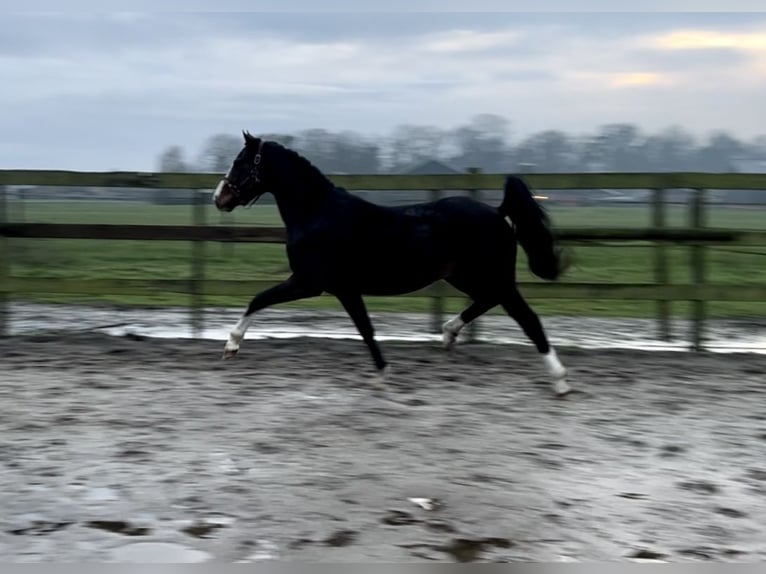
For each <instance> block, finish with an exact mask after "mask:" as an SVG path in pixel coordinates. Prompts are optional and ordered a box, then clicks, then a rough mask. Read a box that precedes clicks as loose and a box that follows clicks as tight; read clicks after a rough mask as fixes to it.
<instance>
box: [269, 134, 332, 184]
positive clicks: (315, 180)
mask: <svg viewBox="0 0 766 574" xmlns="http://www.w3.org/2000/svg"><path fill="white" fill-rule="evenodd" d="M269 143H270V144H271V145H272V146H273V147H276V148H277V149H279V150H280V152H281V154H282V159H283V160H287V161H288V162H289V163H290V167H291V168H292V169H297V170H298V171H299V177H300V179H303V180H304V181H306V182H307V183H310V184H312V185H314V186H321V187H324V188H328V189H330V188H334V187H335V186H334V184H333V183H332V182H331V181H330V180H329V179H328V178H327V176H326V175H325V174H323V173H322V171H321V170H320V169H319V168H318V167H316V166H315V165H314V164H313V163H311V162H310V161H309V160H308V159H307V158H306V157H304V156H302V155H301V154H299V153H298V152H297V151H295V150H294V149H291V148H288V147H285V146H283V145H282V144H280V143H279V142H275V141H271V142H269Z"/></svg>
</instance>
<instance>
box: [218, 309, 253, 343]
mask: <svg viewBox="0 0 766 574" xmlns="http://www.w3.org/2000/svg"><path fill="white" fill-rule="evenodd" d="M252 317H253V316H252V315H242V317H241V318H240V320H239V321H238V322H237V324H236V325H235V326H234V329H232V330H231V333H229V340H228V341H226V346H225V347H224V350H226V351H238V350H239V344H240V343H241V342H242V339H243V338H244V336H245V333H247V328H248V327H249V326H250V322H251V321H252Z"/></svg>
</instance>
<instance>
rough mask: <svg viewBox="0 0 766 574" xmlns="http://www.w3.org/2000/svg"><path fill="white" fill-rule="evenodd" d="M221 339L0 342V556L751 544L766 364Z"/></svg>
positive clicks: (470, 554) (453, 554) (738, 548)
mask: <svg viewBox="0 0 766 574" xmlns="http://www.w3.org/2000/svg"><path fill="white" fill-rule="evenodd" d="M222 347H223V344H222V341H204V340H198V341H194V340H172V339H162V340H159V339H142V338H139V337H109V336H107V335H99V334H92V333H90V334H88V333H83V334H79V335H72V334H69V335H61V336H54V335H44V336H42V335H38V336H24V337H14V338H6V339H2V340H0V357H2V359H1V362H0V383H1V384H0V393H1V395H0V401H1V402H0V404H1V405H2V407H1V408H0V508H1V509H2V512H1V513H0V560H2V561H6V562H8V561H11V562H13V561H86V560H87V561H124V562H130V561H155V562H156V561H189V562H192V561H203V560H209V561H225V562H235V561H257V560H269V559H279V560H297V561H322V562H350V561H357V562H358V561H368V562H369V561H376V562H413V561H426V560H437V561H449V562H454V561H472V560H473V561H575V560H582V561H591V560H609V561H615V560H617V561H619V560H633V559H640V558H643V559H659V560H665V561H669V562H687V561H700V560H712V561H747V562H752V561H761V560H764V559H766V535H764V531H765V529H766V355H746V354H741V355H723V354H700V355H695V354H690V353H679V352H657V351H655V352H639V351H620V350H612V351H598V352H596V351H583V350H573V349H570V350H567V349H560V350H559V355H560V356H561V358H562V360H563V361H564V363H565V364H566V365H567V366H568V367H569V368H570V371H571V377H570V380H571V383H572V384H573V385H574V386H575V387H576V388H577V389H579V390H580V391H581V392H578V393H576V394H573V395H571V396H569V397H568V398H567V399H565V400H556V399H553V398H552V396H551V393H550V390H549V387H548V384H547V382H546V378H545V375H544V372H543V370H542V367H541V364H540V361H539V359H538V357H537V356H536V354H535V352H534V351H533V350H532V349H531V348H529V347H522V346H500V345H490V344H472V345H462V346H459V347H458V348H457V349H456V350H455V351H453V352H452V353H447V352H446V351H444V350H442V349H441V348H440V347H439V346H438V345H436V344H430V343H417V344H412V343H410V344H404V343H398V344H396V343H391V342H386V343H384V344H383V347H384V352H385V353H386V355H387V357H388V359H389V360H390V361H391V363H392V367H393V374H392V377H391V379H390V382H389V383H388V387H389V390H388V391H387V392H386V393H376V392H375V391H374V390H373V388H372V387H371V385H370V383H369V375H370V361H369V359H368V356H367V351H366V349H365V348H364V346H363V345H362V343H361V342H359V341H353V340H320V339H294V340H268V341H254V340H250V341H248V340H245V342H244V344H243V346H242V350H241V352H240V355H239V357H237V358H236V359H235V360H233V361H228V362H223V361H221V360H220V355H221V350H222ZM412 499H415V500H412ZM418 499H428V500H427V501H423V500H418Z"/></svg>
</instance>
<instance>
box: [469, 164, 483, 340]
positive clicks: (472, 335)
mask: <svg viewBox="0 0 766 574" xmlns="http://www.w3.org/2000/svg"><path fill="white" fill-rule="evenodd" d="M467 171H468V173H469V174H471V175H477V174H479V173H481V169H480V168H478V167H469V168H468V170H467ZM468 195H469V197H470V198H471V199H475V200H476V201H481V191H480V190H478V189H476V188H475V187H472V188H471V189H469V190H468ZM471 303H472V301H471V299H470V298H469V299H468V304H471ZM479 320H480V318H479V317H476V319H474V320H473V321H471V322H470V323H468V326H467V327H466V331H467V333H466V337H467V340H468V342H469V343H473V342H475V341H476V339H477V338H478V336H479V327H480V324H479Z"/></svg>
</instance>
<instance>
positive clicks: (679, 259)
mask: <svg viewBox="0 0 766 574" xmlns="http://www.w3.org/2000/svg"><path fill="white" fill-rule="evenodd" d="M205 211H206V218H207V222H208V224H210V225H217V224H226V225H232V224H236V225H281V220H280V219H279V214H278V212H277V211H276V208H275V207H274V206H272V205H256V206H255V207H253V208H252V209H250V210H239V211H237V212H235V213H234V214H227V215H226V216H221V215H220V214H219V213H218V212H217V211H216V210H215V209H214V208H213V207H212V206H208V207H206V209H205ZM550 212H551V215H552V217H553V220H554V223H555V224H556V225H558V226H562V227H578V226H579V227H592V226H609V227H643V226H647V225H648V224H649V217H650V212H649V208H648V207H642V206H629V207H590V206H588V207H558V206H552V207H551V208H550ZM708 213H709V224H710V225H711V226H715V227H727V228H736V229H766V212H764V211H759V210H747V209H735V208H715V207H711V209H710V210H709V212H708ZM687 217H688V210H687V209H685V208H683V207H680V206H678V207H676V206H672V207H671V208H669V209H668V222H669V224H670V225H675V226H679V225H686V221H687ZM9 219H11V220H12V221H14V220H15V221H33V222H57V223H111V224H120V223H123V224H131V223H155V224H177V225H180V224H190V223H191V220H192V209H191V207H189V206H155V205H150V204H139V203H129V202H122V203H117V202H26V203H25V204H24V205H23V206H21V205H19V204H14V203H11V204H10V206H9ZM6 245H7V247H8V249H7V251H8V253H10V254H11V273H12V275H13V276H15V277H46V278H50V279H51V281H52V290H53V291H55V279H56V278H70V279H98V278H101V279H104V278H116V279H134V278H135V279H163V278H165V279H179V278H186V277H189V275H190V272H191V253H192V245H191V244H190V243H186V242H156V241H88V240H49V239H14V240H7V241H6ZM574 249H575V257H576V264H575V267H574V268H572V269H571V270H570V271H569V273H568V274H567V276H566V278H565V280H567V281H575V282H622V283H640V282H651V281H652V280H653V268H654V255H655V248H654V247H653V246H648V245H635V244H633V245H622V246H616V245H597V246H588V247H579V246H578V247H575V248H574ZM666 251H667V256H668V260H669V265H668V267H669V269H670V273H671V281H673V282H677V283H681V282H688V281H690V280H691V277H690V265H689V260H690V257H691V254H690V249H689V248H688V247H683V246H668V247H667V248H666ZM764 253H766V247H763V248H736V249H730V248H727V247H725V246H720V247H710V248H708V250H707V264H708V281H710V282H714V283H729V284H761V285H762V284H764V283H766V257H765V256H764V255H763V254H764ZM518 269H519V279H520V281H529V280H533V278H532V276H531V275H530V273H529V272H528V270H527V267H526V260H525V257H524V255H523V254H521V256H520V259H519V263H518ZM205 273H206V276H207V277H209V278H215V279H234V280H248V279H259V280H262V279H271V280H275V281H276V280H280V279H283V278H285V277H287V276H288V275H289V269H288V265H287V260H286V257H285V254H284V246H283V245H271V244H216V243H209V244H207V245H206V246H205ZM254 294H255V293H254ZM16 297H17V298H19V297H24V295H23V294H16ZM28 298H32V297H31V296H30V297H28ZM34 299H35V300H40V301H77V302H87V303H114V304H123V305H186V304H188V302H189V298H188V296H186V295H184V294H174V293H149V292H148V293H146V294H144V295H142V296H140V297H127V296H114V295H110V294H108V293H103V294H100V295H97V296H87V297H86V296H73V295H70V296H64V295H57V294H55V293H53V294H51V295H48V296H35V297H34ZM205 302H206V304H208V305H216V306H244V305H246V303H247V301H246V300H243V298H242V297H227V296H208V297H207V298H206V300H205ZM367 303H368V306H369V307H370V308H371V309H372V310H376V311H409V312H427V311H429V310H430V309H431V305H432V302H431V301H430V300H428V299H425V298H418V297H393V298H390V297H389V298H385V297H371V298H368V299H367ZM532 304H533V305H534V307H535V309H536V310H538V311H539V312H540V313H541V314H548V315H550V314H564V315H596V316H632V317H641V316H651V315H653V314H654V312H655V304H654V303H653V302H651V301H649V302H639V301H569V300H539V301H532ZM463 305H464V301H462V300H459V299H452V300H448V301H446V302H445V308H446V310H447V311H449V312H455V311H457V310H459V309H460V308H462V306H463ZM286 307H297V308H324V309H339V308H340V307H339V306H338V304H337V302H336V301H335V300H334V299H333V298H331V297H320V298H316V299H312V300H310V301H303V302H297V303H293V304H290V305H287V306H286ZM710 309H711V310H712V311H713V313H714V314H716V315H720V316H727V317H736V316H742V317H748V316H753V315H762V316H764V315H766V302H765V303H764V304H753V303H737V302H727V303H715V304H711V305H710ZM672 310H673V311H674V312H675V313H678V314H683V315H686V314H687V313H688V305H687V304H686V303H674V304H673V305H672Z"/></svg>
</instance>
